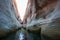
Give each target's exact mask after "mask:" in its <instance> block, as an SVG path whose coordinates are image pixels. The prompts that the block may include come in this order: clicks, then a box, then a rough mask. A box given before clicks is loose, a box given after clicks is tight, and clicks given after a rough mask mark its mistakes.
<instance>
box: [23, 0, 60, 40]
mask: <svg viewBox="0 0 60 40" xmlns="http://www.w3.org/2000/svg"><path fill="white" fill-rule="evenodd" d="M40 3H41V4H40ZM27 10H29V11H28V12H26V17H25V20H24V21H26V23H27V27H28V28H29V29H31V28H32V29H35V28H36V29H38V28H40V27H41V34H42V37H43V38H44V40H60V25H59V24H60V1H59V0H32V1H30V4H28V9H27ZM32 29H31V30H32ZM42 40H43V39H42Z"/></svg>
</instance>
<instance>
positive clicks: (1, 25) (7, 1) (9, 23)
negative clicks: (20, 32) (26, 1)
mask: <svg viewBox="0 0 60 40" xmlns="http://www.w3.org/2000/svg"><path fill="white" fill-rule="evenodd" d="M16 14H17V12H16V11H15V9H14V5H13V0H0V37H2V36H5V35H6V34H7V33H9V32H10V31H14V30H16V29H18V27H20V26H21V24H20V23H19V22H18V20H17V16H16Z"/></svg>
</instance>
